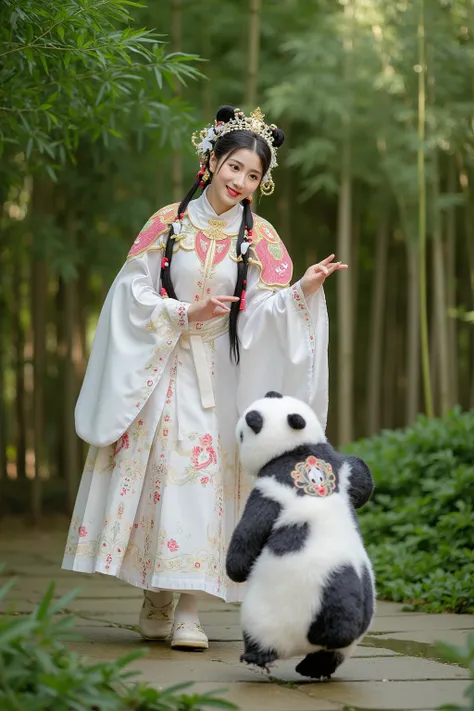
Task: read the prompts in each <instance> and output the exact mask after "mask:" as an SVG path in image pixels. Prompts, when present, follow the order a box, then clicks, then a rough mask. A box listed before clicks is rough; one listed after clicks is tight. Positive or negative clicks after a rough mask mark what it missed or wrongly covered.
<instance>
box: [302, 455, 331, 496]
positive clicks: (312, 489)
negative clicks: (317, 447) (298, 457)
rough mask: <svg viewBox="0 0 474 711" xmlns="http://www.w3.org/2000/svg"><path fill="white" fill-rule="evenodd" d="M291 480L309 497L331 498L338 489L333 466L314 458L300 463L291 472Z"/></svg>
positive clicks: (311, 457)
mask: <svg viewBox="0 0 474 711" xmlns="http://www.w3.org/2000/svg"><path fill="white" fill-rule="evenodd" d="M291 478H292V479H293V481H294V482H295V486H296V487H297V488H298V489H303V491H304V492H305V494H309V496H321V497H323V496H330V495H331V494H332V493H333V492H334V490H335V488H336V476H335V474H334V472H333V470H332V467H331V465H330V464H329V463H328V462H325V461H324V459H318V458H317V457H313V456H310V457H307V458H306V460H305V461H304V462H298V464H297V465H296V466H295V468H294V469H293V471H292V472H291Z"/></svg>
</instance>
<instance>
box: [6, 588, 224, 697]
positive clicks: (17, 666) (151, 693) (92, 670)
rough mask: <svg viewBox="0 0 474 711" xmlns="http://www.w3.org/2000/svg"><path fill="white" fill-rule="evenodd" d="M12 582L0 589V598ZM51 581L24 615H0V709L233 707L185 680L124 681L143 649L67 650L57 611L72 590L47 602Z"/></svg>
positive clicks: (65, 628) (68, 621) (69, 626)
mask: <svg viewBox="0 0 474 711" xmlns="http://www.w3.org/2000/svg"><path fill="white" fill-rule="evenodd" d="M12 584H13V581H11V582H9V583H7V584H6V585H4V586H3V587H2V588H1V589H0V599H2V598H4V597H5V596H6V594H7V592H8V591H9V590H10V588H11V587H12ZM53 594H54V584H52V585H51V586H50V588H49V590H48V592H47V593H46V595H45V596H44V598H43V600H42V602H41V604H40V605H39V606H38V607H37V608H36V609H35V610H34V612H32V613H31V614H30V615H28V616H14V615H4V616H3V617H0V709H1V710H2V711H201V709H207V708H208V707H214V708H227V709H235V708H236V706H234V705H233V704H231V703H230V702H228V701H224V700H222V699H219V698H217V697H216V696H214V695H213V694H212V693H208V694H200V695H199V694H194V695H188V694H184V693H183V690H184V689H185V688H186V687H188V686H189V684H181V685H179V686H174V687H172V688H169V689H165V690H160V691H158V690H156V689H153V688H152V687H149V686H147V685H146V684H143V683H141V684H139V683H133V684H131V683H130V677H132V676H133V675H135V674H136V672H134V671H127V670H126V666H127V665H128V664H129V663H130V662H131V661H133V660H135V659H137V658H139V657H141V656H142V655H143V654H144V650H140V651H135V652H133V653H132V654H129V655H127V656H124V657H121V658H119V659H117V660H115V661H113V662H99V663H90V662H89V661H88V660H87V659H85V658H83V657H80V656H78V655H77V654H75V653H74V652H71V651H69V650H68V649H67V647H66V646H65V644H64V642H65V641H67V640H70V639H72V638H75V639H78V638H79V637H78V636H77V635H75V634H74V633H73V628H74V625H75V621H74V617H73V616H72V615H64V614H58V613H61V611H62V610H63V609H64V608H65V606H66V605H67V603H68V602H69V601H70V600H71V598H72V597H73V596H74V595H75V592H72V593H69V594H68V595H66V596H64V597H63V598H61V599H60V600H59V601H57V602H54V601H53Z"/></svg>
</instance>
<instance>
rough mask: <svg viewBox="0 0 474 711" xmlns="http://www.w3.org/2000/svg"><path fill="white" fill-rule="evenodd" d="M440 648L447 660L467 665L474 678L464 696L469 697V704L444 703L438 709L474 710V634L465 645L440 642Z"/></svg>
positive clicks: (441, 710)
mask: <svg viewBox="0 0 474 711" xmlns="http://www.w3.org/2000/svg"><path fill="white" fill-rule="evenodd" d="M438 649H439V652H440V654H441V656H442V657H444V658H445V659H446V661H448V662H453V663H454V664H460V665H462V666H465V667H467V668H468V669H469V675H470V677H471V679H472V680H473V681H472V683H471V684H469V686H468V687H467V689H466V691H465V692H464V696H465V697H466V698H467V699H468V705H467V706H457V705H455V704H443V706H439V707H438V711H474V634H472V633H471V634H469V636H468V638H467V644H466V646H465V647H457V646H456V645H453V644H446V643H444V642H440V643H439V644H438Z"/></svg>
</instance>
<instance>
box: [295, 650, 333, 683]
mask: <svg viewBox="0 0 474 711" xmlns="http://www.w3.org/2000/svg"><path fill="white" fill-rule="evenodd" d="M343 661H344V654H343V653H342V652H336V651H331V652H329V651H327V650H325V649H322V650H321V651H319V652H312V653H311V654H307V655H306V657H305V658H304V659H303V660H302V661H301V662H300V663H299V664H298V666H297V667H296V671H297V672H298V674H301V676H309V677H311V679H330V678H331V676H332V675H333V674H334V672H335V671H336V669H337V667H338V666H339V665H340V664H342V662H343Z"/></svg>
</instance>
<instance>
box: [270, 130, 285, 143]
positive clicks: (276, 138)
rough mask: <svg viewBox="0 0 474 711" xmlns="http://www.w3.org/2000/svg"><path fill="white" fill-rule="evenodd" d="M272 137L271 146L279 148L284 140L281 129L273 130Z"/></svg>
mask: <svg viewBox="0 0 474 711" xmlns="http://www.w3.org/2000/svg"><path fill="white" fill-rule="evenodd" d="M272 135H273V145H274V146H275V148H280V146H281V145H282V144H283V141H284V140H285V134H284V133H283V131H282V130H281V128H274V129H273V131H272Z"/></svg>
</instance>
